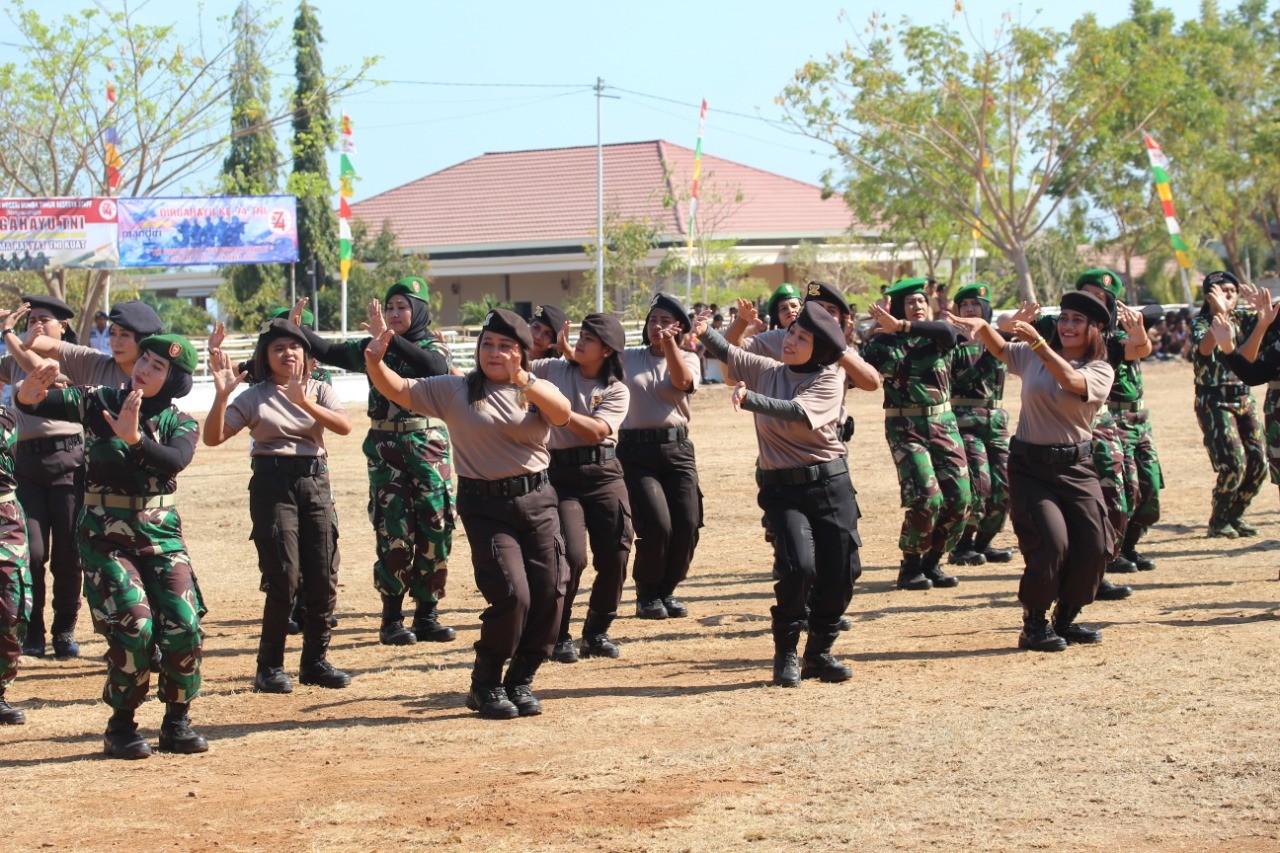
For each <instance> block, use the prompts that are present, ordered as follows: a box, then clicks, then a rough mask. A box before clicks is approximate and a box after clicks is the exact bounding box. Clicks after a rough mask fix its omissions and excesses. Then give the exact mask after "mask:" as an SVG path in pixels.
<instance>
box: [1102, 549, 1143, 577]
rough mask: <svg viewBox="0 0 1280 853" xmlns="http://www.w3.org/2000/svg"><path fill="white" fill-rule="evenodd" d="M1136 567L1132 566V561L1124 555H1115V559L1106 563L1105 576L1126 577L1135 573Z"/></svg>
mask: <svg viewBox="0 0 1280 853" xmlns="http://www.w3.org/2000/svg"><path fill="white" fill-rule="evenodd" d="M1137 570H1138V567H1137V566H1136V565H1134V564H1133V561H1132V560H1129V559H1128V558H1127V557H1125V555H1124V554H1117V555H1116V558H1115V559H1114V560H1112V561H1111V562H1110V563H1107V574H1109V575H1128V574H1132V573H1134V572H1136V571H1137Z"/></svg>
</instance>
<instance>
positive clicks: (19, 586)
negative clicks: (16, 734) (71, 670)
mask: <svg viewBox="0 0 1280 853" xmlns="http://www.w3.org/2000/svg"><path fill="white" fill-rule="evenodd" d="M17 438H18V421H17V419H16V418H15V417H14V415H13V412H12V411H10V410H9V409H5V408H0V726H20V725H22V724H23V723H25V722H26V721H27V715H26V714H24V713H23V712H22V709H21V708H15V707H13V706H12V705H10V704H9V702H8V701H7V700H6V699H5V698H4V694H5V691H6V690H7V689H8V687H9V685H10V684H12V683H13V679H14V678H15V677H16V676H17V675H18V659H19V658H20V657H22V640H23V638H24V637H25V636H26V633H27V623H28V622H29V621H30V619H31V568H30V565H29V564H28V562H27V520H26V517H25V516H24V515H23V514H22V504H20V503H18V499H17V495H16V494H15V493H14V490H15V489H17V487H18V481H17V478H16V477H15V475H14V473H13V445H14V443H15V442H16V441H17Z"/></svg>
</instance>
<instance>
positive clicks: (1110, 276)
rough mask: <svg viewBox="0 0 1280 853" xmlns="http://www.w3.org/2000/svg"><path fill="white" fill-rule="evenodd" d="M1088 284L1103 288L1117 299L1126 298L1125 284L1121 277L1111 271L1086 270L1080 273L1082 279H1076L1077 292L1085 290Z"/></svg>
mask: <svg viewBox="0 0 1280 853" xmlns="http://www.w3.org/2000/svg"><path fill="white" fill-rule="evenodd" d="M1087 284H1092V285H1095V286H1097V287H1101V288H1102V289H1103V290H1105V291H1106V292H1107V293H1110V294H1111V295H1112V296H1114V297H1115V298H1116V299H1123V298H1124V284H1123V283H1122V282H1121V281H1120V276H1118V275H1116V274H1115V273H1113V272H1112V271H1111V270H1104V269H1091V270H1085V271H1084V272H1082V273H1080V277H1079V278H1077V279H1076V290H1084V287H1085V285H1087Z"/></svg>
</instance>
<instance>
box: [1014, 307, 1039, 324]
mask: <svg viewBox="0 0 1280 853" xmlns="http://www.w3.org/2000/svg"><path fill="white" fill-rule="evenodd" d="M1039 316H1040V303H1039V302H1023V303H1022V304H1021V305H1019V306H1018V310H1017V311H1014V312H1013V315H1012V316H1011V317H1010V318H1009V320H1010V322H1013V321H1015V320H1016V321H1018V322H1020V323H1034V322H1035V321H1036V318H1038V317H1039Z"/></svg>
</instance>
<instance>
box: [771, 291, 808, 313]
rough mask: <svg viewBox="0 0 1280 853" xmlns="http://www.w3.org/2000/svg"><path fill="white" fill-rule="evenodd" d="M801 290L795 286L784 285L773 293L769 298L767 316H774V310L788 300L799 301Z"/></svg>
mask: <svg viewBox="0 0 1280 853" xmlns="http://www.w3.org/2000/svg"><path fill="white" fill-rule="evenodd" d="M799 298H800V289H799V288H798V287H796V286H795V285H794V284H783V285H780V286H779V287H778V289H777V290H775V291H774V292H773V295H772V296H770V297H769V304H768V306H766V308H765V313H766V314H772V313H773V311H774V309H775V308H777V307H778V303H779V302H782V301H783V300H786V299H799Z"/></svg>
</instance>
